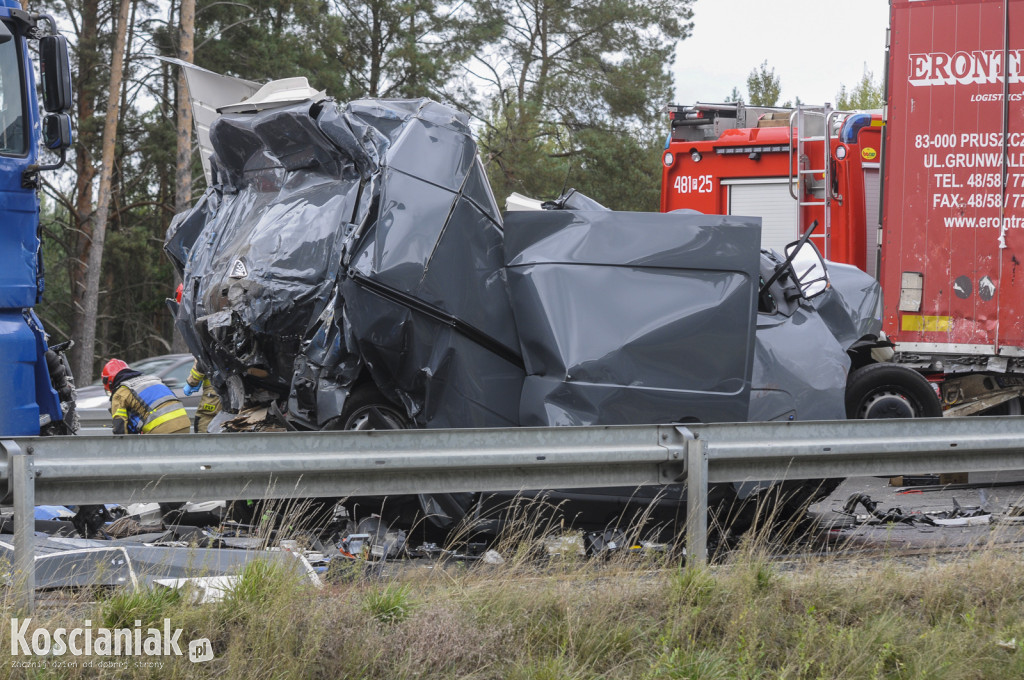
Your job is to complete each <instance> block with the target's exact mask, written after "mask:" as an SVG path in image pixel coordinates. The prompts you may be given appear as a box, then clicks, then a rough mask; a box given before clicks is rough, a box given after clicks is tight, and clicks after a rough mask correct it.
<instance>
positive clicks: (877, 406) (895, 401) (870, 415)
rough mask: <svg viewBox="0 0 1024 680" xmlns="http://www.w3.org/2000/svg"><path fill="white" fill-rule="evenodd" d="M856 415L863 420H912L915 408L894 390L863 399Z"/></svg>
mask: <svg viewBox="0 0 1024 680" xmlns="http://www.w3.org/2000/svg"><path fill="white" fill-rule="evenodd" d="M858 415H859V417H860V418H862V419H864V420H876V419H881V418H914V417H916V416H917V408H916V407H915V405H914V403H913V402H912V401H911V400H910V399H908V398H907V396H906V395H904V394H900V393H899V392H896V391H895V390H879V391H877V392H872V393H871V394H869V395H868V396H867V397H865V398H864V401H862V402H861V407H860V413H859V414H858Z"/></svg>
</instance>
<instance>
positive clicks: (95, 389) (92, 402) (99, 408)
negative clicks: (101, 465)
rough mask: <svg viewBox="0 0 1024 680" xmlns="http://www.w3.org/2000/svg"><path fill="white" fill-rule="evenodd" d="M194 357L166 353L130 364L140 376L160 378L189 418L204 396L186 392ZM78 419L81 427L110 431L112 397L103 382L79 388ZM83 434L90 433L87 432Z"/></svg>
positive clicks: (98, 381) (99, 381) (130, 362)
mask: <svg viewBox="0 0 1024 680" xmlns="http://www.w3.org/2000/svg"><path fill="white" fill-rule="evenodd" d="M192 361H193V358H192V355H191V354H162V355H160V356H155V357H147V358H146V359H139V360H138V361H129V362H128V365H129V366H130V367H131V368H132V370H135V371H139V372H140V373H149V374H152V375H155V376H157V377H158V378H160V379H161V380H162V381H163V382H164V384H165V385H167V387H169V388H171V391H172V392H174V394H175V396H177V397H178V399H180V400H181V403H182V404H184V405H185V408H186V410H188V416H189V418H192V416H193V415H194V414H195V410H196V405H198V404H199V397H200V396H201V394H200V393H199V392H196V393H195V394H193V395H192V396H190V397H187V396H185V393H184V392H183V391H182V390H183V389H184V387H185V380H186V378H188V372H189V370H190V369H191V368H192ZM76 403H77V405H78V417H79V419H80V421H81V427H82V428H85V429H90V428H106V429H110V427H111V423H110V395H108V394H107V393H106V390H104V389H103V382H102V380H97V381H96V382H94V383H92V384H91V385H87V386H85V387H79V388H78V398H77V401H76ZM83 434H87V433H85V432H83Z"/></svg>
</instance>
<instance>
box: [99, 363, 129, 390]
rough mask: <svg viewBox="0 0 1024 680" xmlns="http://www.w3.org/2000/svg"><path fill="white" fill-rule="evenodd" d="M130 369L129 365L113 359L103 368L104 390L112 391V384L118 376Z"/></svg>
mask: <svg viewBox="0 0 1024 680" xmlns="http://www.w3.org/2000/svg"><path fill="white" fill-rule="evenodd" d="M126 368H128V364H126V363H125V362H123V361H121V360H120V359H111V360H110V361H108V362H107V364H106V365H105V366H104V367H103V389H105V390H106V391H107V392H109V391H110V383H112V382H113V381H114V378H115V377H117V374H118V373H120V372H121V371H123V370H124V369H126Z"/></svg>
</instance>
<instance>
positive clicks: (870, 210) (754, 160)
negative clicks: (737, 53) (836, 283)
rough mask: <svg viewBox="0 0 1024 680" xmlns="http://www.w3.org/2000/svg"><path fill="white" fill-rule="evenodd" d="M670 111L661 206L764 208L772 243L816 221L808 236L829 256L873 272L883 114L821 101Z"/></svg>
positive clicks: (766, 242) (760, 212)
mask: <svg viewBox="0 0 1024 680" xmlns="http://www.w3.org/2000/svg"><path fill="white" fill-rule="evenodd" d="M667 109H668V114H669V118H670V120H671V126H672V132H671V135H670V136H669V138H668V140H667V141H666V144H665V151H664V153H663V154H662V186H663V191H662V195H661V210H662V211H663V212H668V211H671V210H675V209H677V208H690V209H694V210H699V211H700V212H705V213H711V214H724V215H757V216H760V217H761V219H762V235H761V245H762V247H763V248H772V249H775V250H778V251H781V250H782V248H783V247H784V246H785V245H786V244H787V243H790V242H792V241H795V240H797V239H798V238H799V237H800V235H801V234H802V233H803V232H804V231H805V230H806V228H807V227H808V226H809V225H810V224H811V223H812V222H814V221H815V220H817V221H818V224H819V225H820V226H819V228H818V229H817V230H815V233H814V235H813V236H812V242H813V243H814V244H815V245H816V246H817V248H818V250H819V251H820V252H821V253H822V254H823V255H824V256H825V258H826V259H828V260H832V261H835V262H842V263H845V264H852V265H854V266H856V267H858V268H860V269H862V270H863V271H866V272H868V273H869V274H872V275H877V272H878V225H879V187H880V182H879V176H880V172H879V171H880V153H879V151H880V147H881V142H882V139H881V132H882V129H883V128H882V116H881V114H880V113H877V112H852V113H851V112H843V111H834V110H832V109H831V108H830V107H829V106H828V105H827V104H826V105H825V106H818V107H807V106H799V107H797V108H795V109H782V108H761V107H748V106H744V105H743V104H739V103H726V104H700V103H698V104H697V105H695V106H669V107H667ZM863 224H866V225H867V229H864V228H861V227H860V226H859V225H863Z"/></svg>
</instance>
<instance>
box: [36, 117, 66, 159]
mask: <svg viewBox="0 0 1024 680" xmlns="http://www.w3.org/2000/svg"><path fill="white" fill-rule="evenodd" d="M43 144H44V145H45V146H46V148H47V149H50V150H52V151H57V150H59V149H66V148H68V147H69V146H71V116H69V115H68V114H66V113H51V114H49V115H47V116H46V117H45V118H43Z"/></svg>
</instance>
